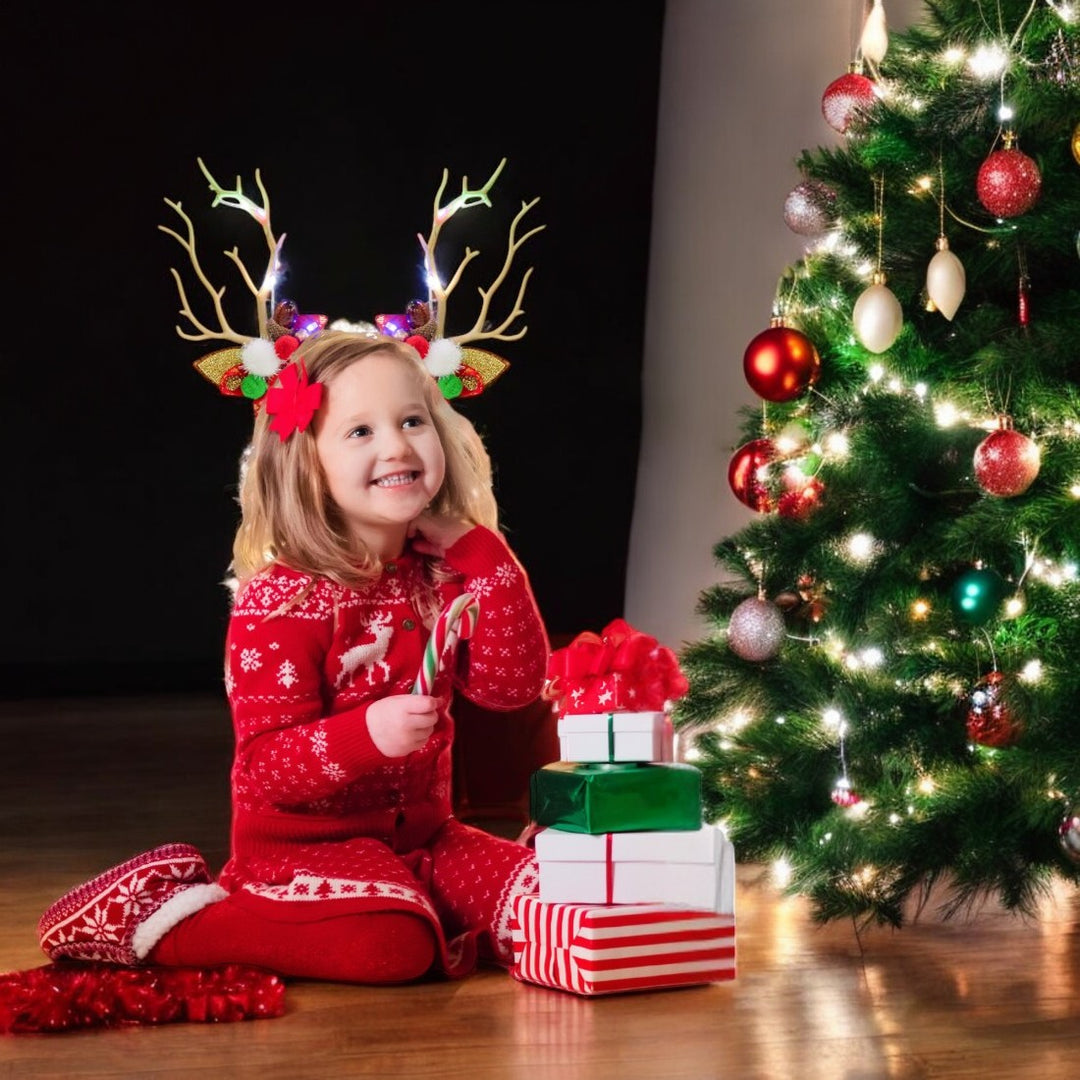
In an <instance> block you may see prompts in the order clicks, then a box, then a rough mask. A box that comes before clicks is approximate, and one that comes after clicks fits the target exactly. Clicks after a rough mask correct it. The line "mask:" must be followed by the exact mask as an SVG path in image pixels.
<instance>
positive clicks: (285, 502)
mask: <svg viewBox="0 0 1080 1080" xmlns="http://www.w3.org/2000/svg"><path fill="white" fill-rule="evenodd" d="M373 354H378V355H379V356H391V357H394V358H396V359H398V360H400V361H401V363H402V364H405V365H407V366H408V367H409V368H411V369H412V370H414V371H415V373H416V377H417V381H418V382H419V384H420V385H421V386H422V387H423V393H424V401H425V404H426V405H427V407H428V410H429V411H430V413H431V418H432V422H433V424H434V427H435V430H436V432H437V433H438V436H439V441H440V442H441V443H442V448H443V453H444V455H445V457H446V476H445V478H444V479H443V483H442V487H441V488H440V489H439V491H438V493H437V494H436V495H435V498H434V499H432V501H431V504H430V509H431V510H432V512H433V513H436V514H445V515H447V516H450V517H456V518H460V519H462V520H464V521H468V522H470V523H471V524H474V525H486V526H487V527H488V528H491V529H495V528H497V527H498V510H497V507H496V503H495V496H494V493H493V491H492V484H491V479H492V478H491V459H490V458H489V456H488V453H487V450H486V449H485V447H484V444H483V441H482V440H481V438H480V435H479V434H478V433H477V431H476V429H475V428H474V427H473V425H472V423H471V422H470V421H469V420H468V419H467V418H466V417H465V416H463V415H462V414H461V413H459V412H458V411H457V410H456V409H454V408H453V407H452V406H451V405H450V403H449V402H448V401H447V400H446V399H445V398H444V397H443V396H442V393H441V391H440V390H439V387H438V384H437V383H436V381H435V380H434V379H433V378H432V377H431V375H430V374H429V373H428V371H427V369H426V368H425V367H424V365H423V362H422V361H421V359H420V356H419V354H418V353H417V352H416V350H415V349H413V348H412V346H411V345H406V344H404V342H401V341H397V340H395V339H394V338H390V337H386V338H381V339H373V338H367V337H361V336H359V335H358V334H354V333H350V332H347V331H337V330H326V331H323V332H322V333H321V334H319V335H317V336H316V337H313V338H308V339H307V340H306V341H304V342H303V343H302V344H301V345H300V348H298V349H297V350H296V352H295V353H293V355H292V357H291V358H290V360H291V361H300V360H302V361H303V362H304V366H305V367H306V368H307V373H308V378H309V380H311V381H315V382H322V383H328V382H331V381H332V380H333V379H334V377H335V376H336V375H338V374H339V373H340V372H342V371H344V370H345V368H347V367H349V366H351V365H352V364H356V363H362V362H363V360H364V358H365V357H367V356H371V355H373ZM314 427H315V424H314V422H312V423H310V424H309V425H308V426H307V429H306V430H304V431H294V432H293V433H292V434H291V435H290V436H289V437H288V438H287V439H286V440H285V441H284V442H282V441H281V439H280V438H279V437H278V435H277V433H276V432H273V431H271V430H270V428H269V417H268V416H267V414H266V410H265V408H263V409H260V410H259V414H258V416H257V418H256V420H255V431H254V434H253V436H252V440H251V445H250V447H249V448H248V450H247V451H246V457H245V463H244V466H243V468H242V470H241V480H240V509H241V520H240V526H239V528H238V529H237V532H236V538H235V540H234V542H233V560H232V565H231V567H230V569H231V571H232V573H233V574H234V575H235V576H236V579H237V583H238V585H243V584H244V582H246V581H247V580H248V579H249V578H250V577H251V576H252V575H253V574H257V573H258V572H259V571H260V570H262V569H263V568H264V567H266V566H268V565H269V564H270V563H272V562H280V563H283V564H284V565H286V566H289V567H291V568H292V569H294V570H298V571H300V572H301V573H309V574H312V575H315V576H318V577H325V578H329V579H330V580H332V581H335V582H337V583H338V584H339V585H349V586H358V585H363V584H364V583H366V582H368V581H371V580H372V579H374V578H375V577H377V576H378V574H379V573H380V571H381V569H382V567H381V564H380V562H379V559H378V557H377V555H376V554H375V553H374V552H372V551H370V550H368V549H367V548H366V546H364V545H363V544H361V543H360V542H359V541H355V540H353V539H352V538H351V537H350V534H349V531H348V529H347V528H346V527H345V523H344V521H343V520H342V517H341V513H340V511H339V510H338V507H337V505H336V504H335V503H334V501H333V499H332V498H331V497H330V493H329V490H328V489H327V486H326V480H325V477H324V475H323V470H322V466H321V464H320V463H319V456H318V452H317V450H316V447H315V432H314Z"/></svg>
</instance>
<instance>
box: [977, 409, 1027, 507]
mask: <svg viewBox="0 0 1080 1080" xmlns="http://www.w3.org/2000/svg"><path fill="white" fill-rule="evenodd" d="M1038 475H1039V447H1038V445H1037V444H1036V443H1034V442H1032V440H1031V439H1029V438H1028V437H1027V436H1026V435H1022V434H1021V433H1020V432H1019V431H1013V429H1012V428H1011V427H1001V428H999V429H998V430H997V431H992V432H991V433H990V434H989V435H987V436H986V438H985V439H983V441H982V442H981V443H979V445H978V446H977V447H975V479H976V480H977V481H978V484H979V487H981V488H982V489H983V491H985V492H986V493H987V494H988V495H997V496H998V497H999V498H1002V499H1009V498H1012V497H1013V496H1014V495H1022V494H1023V493H1024V492H1025V491H1027V489H1028V488H1029V487H1030V486H1031V484H1032V481H1034V479H1035V477H1036V476H1038Z"/></svg>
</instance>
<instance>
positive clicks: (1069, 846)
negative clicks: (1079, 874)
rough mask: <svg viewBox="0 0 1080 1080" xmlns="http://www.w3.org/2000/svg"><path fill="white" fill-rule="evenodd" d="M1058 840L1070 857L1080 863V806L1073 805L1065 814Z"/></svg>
mask: <svg viewBox="0 0 1080 1080" xmlns="http://www.w3.org/2000/svg"><path fill="white" fill-rule="evenodd" d="M1058 840H1059V841H1060V842H1061V850H1062V851H1064V852H1065V854H1066V855H1067V856H1068V858H1069V859H1071V860H1072V861H1073V862H1074V863H1077V864H1080V807H1077V806H1074V807H1072V808H1071V809H1070V810H1069V812H1068V813H1067V814H1066V815H1065V818H1064V820H1063V821H1062V822H1061V826H1060V828H1059V829H1058Z"/></svg>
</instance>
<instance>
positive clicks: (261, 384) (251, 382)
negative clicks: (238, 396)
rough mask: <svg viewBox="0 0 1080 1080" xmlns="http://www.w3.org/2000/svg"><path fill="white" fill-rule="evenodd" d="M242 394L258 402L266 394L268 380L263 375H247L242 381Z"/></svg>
mask: <svg viewBox="0 0 1080 1080" xmlns="http://www.w3.org/2000/svg"><path fill="white" fill-rule="evenodd" d="M240 393H242V394H243V395H244V397H246V398H251V400H252V401H258V400H259V398H261V397H262V396H263V394H265V393H266V380H265V379H264V378H263V377H262V376H261V375H245V376H244V377H243V379H241V380H240Z"/></svg>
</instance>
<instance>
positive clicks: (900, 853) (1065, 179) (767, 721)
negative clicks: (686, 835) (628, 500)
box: [675, 0, 1080, 926]
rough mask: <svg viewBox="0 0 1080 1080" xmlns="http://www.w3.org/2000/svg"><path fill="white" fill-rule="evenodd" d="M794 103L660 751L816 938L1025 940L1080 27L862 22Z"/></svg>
mask: <svg viewBox="0 0 1080 1080" xmlns="http://www.w3.org/2000/svg"><path fill="white" fill-rule="evenodd" d="M815 106H816V102H815ZM821 108H822V112H823V115H824V118H825V120H826V121H827V122H828V123H829V124H830V125H831V126H832V127H833V128H834V129H835V130H836V131H837V132H838V133H840V134H841V136H842V137H841V138H839V139H837V140H836V145H832V146H828V147H824V146H823V147H818V148H816V149H812V150H803V151H802V152H801V153H800V154H799V155H798V156H797V157H796V158H795V164H796V165H797V166H798V169H799V171H800V173H801V180H800V181H799V183H798V184H797V186H796V187H795V188H794V189H793V190H792V192H791V194H790V195H789V197H788V199H787V201H786V202H785V204H784V207H783V216H784V220H785V222H786V223H787V225H788V226H789V227H790V228H791V229H792V230H794V231H795V232H796V233H799V234H800V235H801V236H805V237H806V242H805V245H804V254H803V256H802V258H800V260H799V261H798V262H796V263H795V264H794V265H792V266H789V267H786V268H784V270H783V272H782V274H781V275H780V277H779V283H778V287H777V291H776V295H775V298H774V299H773V307H772V311H771V317H767V318H763V320H762V322H763V328H762V330H761V332H760V333H759V334H757V336H755V337H754V338H753V339H752V340H751V341H750V342H749V344H748V345H747V348H746V353H745V356H744V371H745V374H746V379H747V381H748V383H749V385H750V387H751V388H752V389H753V391H754V393H755V394H756V395H757V396H758V397H760V398H761V403H760V405H759V404H758V403H756V402H755V404H754V405H753V406H752V407H748V408H746V409H745V410H743V412H742V413H741V414H740V417H741V419H740V421H739V423H740V434H739V440H738V443H737V444H736V445H735V446H734V448H733V453H732V456H731V458H730V460H729V462H728V473H727V478H728V485H729V487H730V489H731V491H730V493H731V494H733V495H734V496H736V497H737V498H739V499H740V500H741V501H742V502H743V503H745V504H746V505H747V506H748V507H750V508H752V509H753V510H754V511H755V512H756V513H755V514H754V515H753V517H752V518H751V520H750V521H749V524H747V525H746V526H745V527H743V528H741V529H740V530H739V531H738V532H737V533H735V534H734V535H732V536H730V537H728V538H726V539H724V540H722V541H720V542H719V543H717V544H716V546H715V549H714V550H715V557H716V560H717V563H718V566H719V567H720V568H721V574H720V575H718V584H716V585H715V586H713V587H711V588H709V589H707V590H706V591H705V592H703V593H702V594H701V597H700V603H699V611H700V613H701V614H702V615H703V616H704V617H705V618H706V619H707V621H708V624H709V628H710V629H709V634H708V636H707V637H705V638H704V639H703V640H700V641H696V642H692V643H688V644H686V645H685V646H684V648H683V650H682V654H681V657H680V659H681V662H682V664H683V667H684V670H685V672H686V674H687V677H688V679H689V681H690V692H689V693H688V694H687V696H686V697H685V698H683V699H682V700H681V701H680V702H679V703H678V705H677V706H676V711H675V724H676V728H677V730H678V731H679V732H680V746H681V747H682V754H683V756H684V757H685V758H686V760H688V761H691V762H693V763H694V764H695V765H697V766H698V767H699V768H700V769H701V770H702V774H703V786H704V797H705V801H706V812H707V816H708V817H709V819H710V820H712V821H722V822H723V823H724V824H725V825H726V827H727V829H728V831H729V834H730V836H731V838H732V840H733V841H734V844H735V849H736V851H737V852H738V853H739V858H740V860H741V861H746V862H763V863H768V864H770V865H772V866H774V867H776V868H777V870H778V871H780V870H783V871H785V872H786V874H787V877H786V883H787V884H786V887H787V888H788V889H789V890H790V891H792V892H795V893H798V894H800V895H803V896H805V897H807V898H808V900H809V901H810V907H811V910H812V912H813V915H814V917H815V918H816V919H818V920H819V921H823V922H824V921H828V920H832V919H836V918H839V917H845V916H846V917H850V918H852V919H854V920H856V921H857V922H859V923H879V924H887V925H893V926H901V925H903V924H904V923H905V922H906V921H908V920H910V919H911V918H912V917H914V915H915V914H916V913H917V912H918V911H919V909H920V906H921V905H922V904H925V903H926V902H927V901H928V900H929V899H931V888H933V887H935V886H937V888H936V889H935V892H934V894H933V896H934V897H935V898H936V897H944V898H945V899H944V901H943V903H942V906H941V909H940V911H941V913H942V914H943V915H944V916H945V917H949V916H952V915H955V914H957V913H959V912H969V911H971V910H973V909H975V908H977V907H978V906H979V905H980V903H981V902H982V901H984V900H987V899H996V900H997V901H999V902H1000V903H1001V904H1003V905H1004V906H1005V907H1006V908H1007V909H1009V910H1011V911H1014V912H1023V913H1033V912H1034V911H1035V910H1036V909H1037V905H1038V902H1039V900H1040V899H1041V898H1042V896H1043V894H1044V893H1045V892H1046V891H1047V890H1048V889H1049V888H1050V887H1051V886H1053V885H1054V884H1055V882H1058V883H1060V881H1061V880H1062V879H1064V880H1065V881H1068V882H1072V883H1076V882H1080V578H1078V572H1077V564H1078V562H1080V378H1078V373H1080V351H1078V343H1080V233H1078V232H1077V229H1078V227H1080V10H1078V11H1076V12H1074V6H1073V5H1069V4H1066V3H1064V2H1061V3H1056V2H1050V0H994V2H993V3H986V2H983V0H934V2H933V3H927V5H926V6H925V9H924V10H923V12H922V16H921V18H920V20H919V21H918V23H917V24H916V25H914V26H912V27H910V28H908V29H906V30H904V31H903V32H893V31H892V30H891V28H890V27H889V26H888V24H887V21H886V18H885V12H884V9H883V7H882V3H881V0H873V3H872V5H870V4H868V7H867V9H865V22H864V23H863V29H862V34H861V38H860V41H859V44H858V48H857V49H856V51H855V55H854V57H853V60H852V64H851V66H850V69H849V70H848V71H847V72H846V73H838V76H837V79H836V80H835V82H833V83H831V84H830V85H829V86H828V87H826V88H824V92H823V97H822V100H821ZM725 494H727V492H725ZM937 902H938V901H937V899H934V903H935V905H936V904H937Z"/></svg>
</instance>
